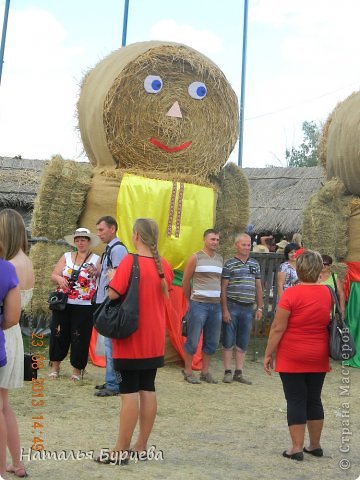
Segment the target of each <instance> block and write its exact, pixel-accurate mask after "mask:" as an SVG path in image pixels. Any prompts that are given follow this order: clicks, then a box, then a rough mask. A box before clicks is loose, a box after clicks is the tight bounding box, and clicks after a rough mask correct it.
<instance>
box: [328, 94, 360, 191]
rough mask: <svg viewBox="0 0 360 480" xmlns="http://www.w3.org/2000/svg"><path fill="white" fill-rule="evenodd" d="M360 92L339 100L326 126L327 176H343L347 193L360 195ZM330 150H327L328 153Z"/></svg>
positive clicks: (341, 177)
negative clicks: (341, 100)
mask: <svg viewBox="0 0 360 480" xmlns="http://www.w3.org/2000/svg"><path fill="white" fill-rule="evenodd" d="M359 111H360V92H356V93H353V94H352V95H350V96H349V97H348V98H347V99H346V100H344V101H343V102H341V103H339V104H338V105H337V106H336V108H335V110H334V111H333V112H332V114H331V115H330V117H329V119H328V121H327V123H326V125H325V127H326V130H325V138H324V145H323V146H322V158H323V160H322V163H324V161H325V160H324V157H325V154H326V171H327V178H328V179H331V178H333V177H338V178H340V179H341V180H342V181H343V182H344V185H345V187H346V190H347V192H349V193H352V194H354V195H360V181H359V179H360V122H359ZM325 152H326V153H325Z"/></svg>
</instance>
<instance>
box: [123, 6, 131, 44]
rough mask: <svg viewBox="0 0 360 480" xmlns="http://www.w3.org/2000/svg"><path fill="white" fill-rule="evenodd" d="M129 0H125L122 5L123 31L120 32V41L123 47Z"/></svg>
mask: <svg viewBox="0 0 360 480" xmlns="http://www.w3.org/2000/svg"><path fill="white" fill-rule="evenodd" d="M129 1H130V0H125V5H124V20H123V32H122V41H121V46H122V47H125V45H126V34H127V23H128V13H129Z"/></svg>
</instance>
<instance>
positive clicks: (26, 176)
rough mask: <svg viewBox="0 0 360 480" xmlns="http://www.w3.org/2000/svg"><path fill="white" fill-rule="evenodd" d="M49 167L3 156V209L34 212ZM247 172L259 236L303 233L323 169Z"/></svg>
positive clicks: (0, 194) (0, 159) (0, 164)
mask: <svg viewBox="0 0 360 480" xmlns="http://www.w3.org/2000/svg"><path fill="white" fill-rule="evenodd" d="M46 164H47V161H44V160H25V159H18V158H7V157H0V208H6V207H11V208H16V209H17V210H22V209H23V210H32V208H33V204H34V200H35V197H36V194H37V190H38V187H39V183H40V176H41V173H42V171H43V169H44V167H45V165H46ZM80 165H82V162H80V163H79V166H80ZM86 165H88V163H86ZM243 171H244V173H245V175H246V176H247V178H248V180H249V184H250V223H252V224H253V225H254V231H255V232H256V233H259V232H263V231H265V230H271V231H272V232H273V233H282V234H289V233H293V232H297V231H299V230H300V229H301V224H302V211H303V209H304V206H305V204H306V203H307V201H308V200H309V197H310V196H311V195H312V194H313V193H315V192H316V191H317V190H319V188H320V187H321V186H322V184H323V183H324V182H325V174H324V170H323V169H322V167H303V168H281V167H271V168H244V169H243Z"/></svg>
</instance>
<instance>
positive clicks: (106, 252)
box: [101, 240, 128, 268]
mask: <svg viewBox="0 0 360 480" xmlns="http://www.w3.org/2000/svg"><path fill="white" fill-rule="evenodd" d="M117 245H122V246H123V247H124V248H125V250H126V251H128V249H127V248H126V245H124V244H123V243H122V242H120V240H118V241H117V242H115V243H114V244H113V245H111V247H109V248H108V249H107V251H105V253H104V254H103V256H104V255H105V256H106V261H107V266H108V267H109V268H113V264H112V261H111V250H112V249H113V248H114V247H116V246H117ZM102 260H103V259H102V258H101V262H102Z"/></svg>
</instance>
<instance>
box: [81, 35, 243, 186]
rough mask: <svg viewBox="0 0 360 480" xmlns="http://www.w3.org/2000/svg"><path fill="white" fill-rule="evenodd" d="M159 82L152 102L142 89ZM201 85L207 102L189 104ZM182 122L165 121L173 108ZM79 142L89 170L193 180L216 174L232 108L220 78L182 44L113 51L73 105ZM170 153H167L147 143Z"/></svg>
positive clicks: (228, 144) (226, 151)
mask: <svg viewBox="0 0 360 480" xmlns="http://www.w3.org/2000/svg"><path fill="white" fill-rule="evenodd" d="M148 75H158V76H160V77H161V79H162V81H163V88H162V90H161V91H160V92H159V93H157V94H149V93H147V92H146V91H145V89H144V80H145V78H146V77H147V76H148ZM195 80H196V81H199V82H203V83H205V85H206V88H207V95H206V97H205V98H203V99H202V100H194V98H192V97H191V96H190V95H189V92H188V88H189V85H190V84H191V83H193V82H194V81H195ZM176 101H177V102H178V103H179V106H180V109H181V110H182V113H183V117H182V118H181V119H178V118H173V117H169V116H167V115H166V113H167V112H168V110H169V109H170V107H171V106H172V105H173V104H174V102H176ZM78 116H79V126H80V132H81V137H82V140H83V143H84V147H85V150H86V152H87V154H88V156H89V159H90V161H91V162H92V164H93V165H96V166H100V167H115V166H117V167H120V168H134V167H135V168H139V169H140V170H142V171H143V172H147V171H148V170H154V171H159V172H163V173H167V174H168V175H169V179H171V178H172V177H171V176H172V175H173V174H174V173H175V172H181V173H183V174H187V175H191V176H192V178H193V182H194V183H196V182H197V179H203V178H207V177H209V175H212V174H218V173H219V171H220V169H221V167H222V166H223V165H224V164H225V162H226V160H227V159H228V157H229V155H230V152H231V151H232V149H233V147H234V145H235V142H236V139H237V134H238V103H237V96H236V94H235V92H234V91H233V90H232V88H231V87H230V85H229V83H228V82H227V80H226V78H225V76H224V74H223V73H222V72H221V70H220V69H219V68H218V67H217V66H216V65H215V64H214V63H213V62H211V60H209V59H208V58H207V57H205V56H204V55H202V54H200V53H199V52H197V51H195V50H193V49H191V48H189V47H186V46H184V45H181V44H175V43H168V42H167V43H163V42H143V43H136V44H133V45H129V46H127V47H126V48H122V49H119V50H117V51H115V52H114V53H112V54H111V55H110V56H109V57H107V58H105V59H104V60H103V61H102V62H100V63H99V64H98V65H97V66H96V67H95V68H94V69H93V70H92V71H91V72H90V73H89V74H88V75H87V76H86V77H85V79H84V82H83V85H82V89H81V95H80V99H79V102H78ZM151 138H155V139H157V140H158V141H160V142H161V143H162V144H164V145H166V146H169V147H173V146H174V145H176V146H178V145H183V144H184V142H185V143H186V142H192V143H191V145H190V146H189V147H187V148H184V149H182V150H179V151H174V152H171V153H169V152H168V151H165V150H163V149H161V148H157V147H155V146H154V144H153V143H151V142H150V139H151Z"/></svg>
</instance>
